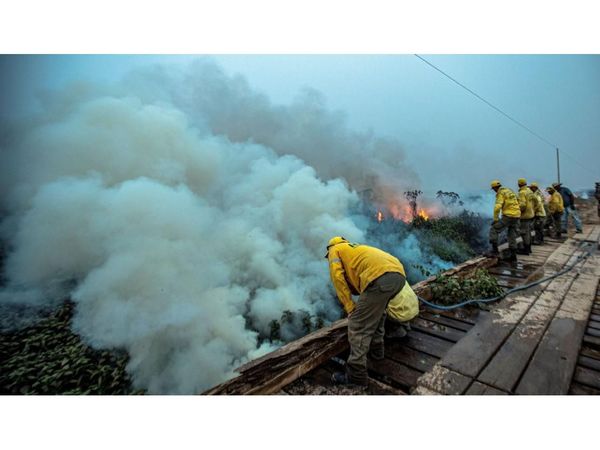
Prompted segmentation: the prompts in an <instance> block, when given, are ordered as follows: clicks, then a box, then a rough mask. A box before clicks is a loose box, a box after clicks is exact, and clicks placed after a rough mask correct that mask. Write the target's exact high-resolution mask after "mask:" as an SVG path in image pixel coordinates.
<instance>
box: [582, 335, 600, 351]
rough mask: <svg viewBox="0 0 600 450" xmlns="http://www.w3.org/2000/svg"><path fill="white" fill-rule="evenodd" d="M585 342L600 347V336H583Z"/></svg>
mask: <svg viewBox="0 0 600 450" xmlns="http://www.w3.org/2000/svg"><path fill="white" fill-rule="evenodd" d="M583 342H584V343H586V344H588V345H590V346H592V347H595V348H597V349H600V338H597V337H595V336H589V335H585V336H583Z"/></svg>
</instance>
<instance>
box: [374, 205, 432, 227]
mask: <svg viewBox="0 0 600 450" xmlns="http://www.w3.org/2000/svg"><path fill="white" fill-rule="evenodd" d="M387 209H388V211H389V214H390V215H391V217H393V218H394V219H395V220H401V221H402V222H404V223H411V222H412V221H413V220H414V217H413V212H412V211H411V209H410V206H408V205H398V204H390V205H389V206H388V208H387ZM436 216H437V211H436V209H435V207H427V208H419V209H418V211H417V217H420V218H421V219H423V220H430V219H431V218H432V217H436ZM382 220H383V213H382V212H381V211H379V212H378V213H377V221H378V222H381V221H382Z"/></svg>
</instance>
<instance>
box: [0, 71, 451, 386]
mask: <svg viewBox="0 0 600 450" xmlns="http://www.w3.org/2000/svg"><path fill="white" fill-rule="evenodd" d="M41 100H42V111H41V113H39V114H37V115H35V116H32V117H30V118H28V119H27V120H23V121H20V122H19V123H11V124H4V125H3V126H2V130H1V131H2V133H1V135H0V136H1V138H0V139H1V142H0V145H1V161H0V163H1V167H2V169H1V171H2V173H1V175H2V179H3V181H2V184H1V185H0V189H1V190H2V199H3V203H2V210H3V211H4V214H5V217H4V220H3V222H2V238H3V240H4V241H5V242H7V243H8V251H7V257H6V261H5V267H4V278H5V286H4V287H3V288H2V291H0V304H3V305H4V306H6V305H11V304H13V305H29V306H32V307H35V306H40V307H42V306H47V305H52V304H56V303H57V302H60V301H62V300H63V299H64V298H67V297H70V298H71V299H72V300H73V301H74V302H75V303H76V314H75V316H74V327H75V330H76V332H78V333H79V334H80V335H81V336H82V338H83V339H84V340H85V341H86V342H87V343H89V344H90V345H92V346H94V347H99V348H112V347H118V348H124V349H126V350H127V351H128V352H129V354H130V356H131V360H130V363H129V365H128V371H129V372H130V373H131V374H132V376H133V380H134V383H135V385H136V387H142V388H146V389H148V391H149V392H151V393H193V392H199V391H202V390H204V389H206V388H208V387H210V386H212V385H214V384H216V383H219V382H221V381H223V380H224V379H226V378H227V377H229V376H231V375H232V373H233V372H232V370H233V369H234V368H235V367H236V366H238V365H239V364H241V363H243V362H245V361H247V360H249V359H252V358H255V357H257V356H259V355H261V354H263V353H265V352H267V351H270V350H271V349H273V346H276V345H278V343H279V342H278V341H277V340H275V341H274V340H273V339H269V333H270V332H272V328H271V325H272V322H273V320H278V319H279V318H280V317H281V316H282V314H284V312H285V311H300V310H302V311H304V312H305V313H306V314H307V316H308V317H313V316H314V317H320V318H324V319H325V320H326V321H330V320H335V319H336V318H338V317H340V309H339V306H338V305H337V303H336V300H335V297H334V296H333V295H332V290H331V286H330V281H329V273H328V269H327V263H326V261H325V260H324V259H323V253H324V247H325V245H326V242H327V240H328V239H329V238H330V237H331V236H334V235H343V236H345V237H347V238H348V239H351V240H356V241H364V239H365V236H366V226H365V219H364V216H362V215H361V213H360V212H357V211H360V195H359V192H360V191H362V190H363V189H365V188H370V189H372V190H373V191H374V192H375V194H374V195H375V196H384V195H385V192H400V191H401V190H402V189H403V188H404V187H405V186H414V185H415V184H417V183H418V180H417V177H416V175H415V174H414V172H413V171H411V170H410V169H409V168H407V167H405V165H404V163H403V151H402V149H401V148H400V146H399V144H398V143H397V142H395V141H393V140H385V139H381V138H377V137H375V136H372V135H369V134H360V133H355V132H352V131H350V130H348V129H347V127H346V126H345V124H344V120H343V116H341V115H340V114H339V113H333V112H330V111H329V110H328V109H327V108H326V106H325V104H324V100H323V98H322V97H321V96H320V95H319V94H318V93H316V92H313V91H306V92H304V93H302V94H301V95H300V96H299V97H298V98H297V100H296V101H295V102H293V103H292V104H291V105H289V106H278V105H272V104H271V103H270V102H269V100H268V98H266V97H265V96H264V95H262V94H260V93H256V92H254V91H253V90H252V89H251V88H250V87H249V86H248V84H247V82H246V81H245V79H244V78H242V77H240V76H235V77H229V76H227V75H226V74H225V73H223V71H222V70H221V69H220V68H219V67H218V66H217V65H215V64H214V63H213V62H211V61H210V60H199V61H197V62H195V63H193V64H191V65H190V66H188V67H185V68H174V67H165V66H157V67H153V68H150V69H145V70H140V71H137V72H136V73H133V74H131V75H130V76H129V77H127V78H126V79H125V80H124V81H122V82H120V83H118V84H117V85H115V86H110V87H106V86H104V87H99V86H91V85H86V84H85V83H82V84H79V85H72V86H69V87H67V88H65V89H63V90H61V91H57V92H48V93H46V94H45V95H44V96H43V97H42V98H41ZM382 201H384V200H383V199H382ZM371 244H374V243H371ZM402 245H403V247H402V248H401V249H400V251H407V252H408V251H410V252H413V253H415V254H417V253H418V252H419V251H420V250H419V248H418V247H419V243H418V242H417V241H416V240H415V239H414V237H412V238H410V239H408V240H406V241H405V242H403V244H402ZM398 256H399V257H400V258H402V255H401V254H398ZM434 263H435V264H438V263H439V264H441V265H442V266H443V265H444V262H437V261H436V262H434ZM432 264H433V263H432ZM300 328H301V326H300V325H298V324H294V323H292V322H290V324H289V326H288V327H287V328H286V329H285V330H282V333H281V339H283V340H285V339H292V338H294V337H298V336H299V335H301V334H302V330H301V329H300Z"/></svg>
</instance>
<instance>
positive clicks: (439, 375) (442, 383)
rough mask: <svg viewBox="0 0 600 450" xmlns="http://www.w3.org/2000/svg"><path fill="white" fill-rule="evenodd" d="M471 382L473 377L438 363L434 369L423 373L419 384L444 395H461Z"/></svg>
mask: <svg viewBox="0 0 600 450" xmlns="http://www.w3.org/2000/svg"><path fill="white" fill-rule="evenodd" d="M469 384H471V379H470V378H469V377H465V376H464V375H461V374H459V373H457V372H454V371H452V370H450V369H448V368H446V367H442V366H440V365H439V364H436V365H435V366H434V367H433V369H432V370H431V371H429V372H427V373H425V374H423V375H422V376H421V377H420V378H419V380H418V381H417V386H418V387H421V388H425V389H428V390H431V391H435V392H438V393H440V394H444V395H460V394H462V393H464V392H465V391H466V390H467V388H468V387H469Z"/></svg>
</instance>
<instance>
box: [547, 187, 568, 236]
mask: <svg viewBox="0 0 600 450" xmlns="http://www.w3.org/2000/svg"><path fill="white" fill-rule="evenodd" d="M546 191H547V192H548V194H550V201H549V202H548V211H549V212H550V218H551V219H552V226H553V227H554V234H555V236H556V237H557V238H559V239H560V237H561V230H562V224H561V219H562V215H563V212H564V210H565V207H564V205H563V199H562V195H560V192H558V191H557V190H556V189H554V188H553V187H552V186H549V187H547V188H546Z"/></svg>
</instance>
